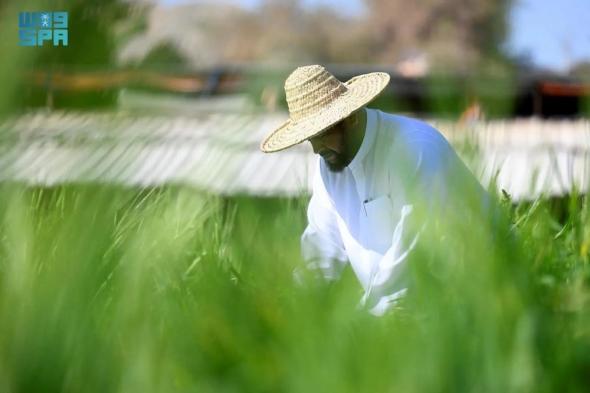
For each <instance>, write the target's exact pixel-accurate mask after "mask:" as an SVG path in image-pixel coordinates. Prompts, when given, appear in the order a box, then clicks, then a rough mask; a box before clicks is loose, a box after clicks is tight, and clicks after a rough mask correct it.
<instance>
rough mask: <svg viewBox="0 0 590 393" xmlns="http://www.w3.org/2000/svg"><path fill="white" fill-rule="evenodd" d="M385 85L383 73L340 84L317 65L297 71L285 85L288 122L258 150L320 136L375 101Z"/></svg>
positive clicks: (269, 150)
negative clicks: (327, 129)
mask: <svg viewBox="0 0 590 393" xmlns="http://www.w3.org/2000/svg"><path fill="white" fill-rule="evenodd" d="M388 82H389V75H388V74H386V73H384V72H372V73H369V74H364V75H359V76H355V77H354V78H352V79H350V80H349V81H347V82H345V83H342V82H340V81H339V80H338V79H336V78H335V77H334V75H332V74H330V73H329V72H328V71H326V69H325V68H324V67H322V66H320V65H310V66H305V67H299V68H297V69H296V70H295V71H293V72H292V73H291V75H289V77H288V78H287V80H286V81H285V93H286V96H287V105H288V106H289V120H287V121H286V122H285V123H284V124H283V125H282V126H280V127H279V128H278V129H276V130H275V131H273V132H272V133H271V134H270V135H268V136H267V137H266V138H265V139H264V140H263V141H262V143H261V144H260V149H261V150H262V151H263V152H265V153H271V152H275V151H279V150H283V149H286V148H288V147H291V146H293V145H296V144H298V143H301V142H303V141H305V140H307V139H309V138H311V137H313V136H315V135H317V134H319V133H321V132H322V131H323V130H325V129H326V128H328V127H330V126H331V125H333V124H335V123H338V122H339V121H340V120H342V119H344V118H346V117H348V116H350V114H351V113H352V112H354V111H356V110H357V109H359V108H361V107H362V106H364V105H366V104H367V103H368V102H369V101H371V100H372V99H374V98H375V97H376V96H377V95H378V94H379V93H381V91H382V90H383V89H384V88H385V86H387V83H388Z"/></svg>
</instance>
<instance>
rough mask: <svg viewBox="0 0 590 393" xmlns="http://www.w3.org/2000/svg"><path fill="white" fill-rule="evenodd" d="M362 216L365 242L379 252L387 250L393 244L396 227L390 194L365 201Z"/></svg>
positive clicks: (361, 224)
mask: <svg viewBox="0 0 590 393" xmlns="http://www.w3.org/2000/svg"><path fill="white" fill-rule="evenodd" d="M360 216H361V219H360V226H361V228H362V230H361V233H363V234H364V237H365V239H363V240H364V242H365V243H366V244H367V245H368V246H369V247H370V248H372V249H373V250H375V251H377V252H384V251H386V250H387V249H388V248H389V247H390V246H391V238H392V235H393V229H394V225H393V224H394V223H393V220H394V217H393V209H392V206H391V198H390V197H389V195H381V196H379V197H377V198H373V199H371V200H368V201H364V202H363V206H362V211H361V215H360Z"/></svg>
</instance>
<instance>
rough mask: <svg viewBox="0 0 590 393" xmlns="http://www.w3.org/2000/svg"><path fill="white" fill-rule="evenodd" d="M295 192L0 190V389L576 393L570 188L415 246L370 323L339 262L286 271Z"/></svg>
mask: <svg viewBox="0 0 590 393" xmlns="http://www.w3.org/2000/svg"><path fill="white" fill-rule="evenodd" d="M305 206H306V200H305V198H301V199H291V200H279V199H253V198H247V197H243V198H232V199H221V198H218V197H212V196H207V195H204V194H203V193H200V192H197V191H194V190H191V189H188V188H183V187H169V188H162V189H151V190H134V189H125V188H119V187H115V186H90V185H84V186H82V185H77V186H74V185H70V186H64V187H57V188H51V189H48V188H44V189H32V188H25V187H23V186H20V185H15V184H4V185H2V186H0V236H1V244H0V246H1V247H0V391H3V392H36V391H43V392H80V391H84V392H92V391H97V392H107V391H124V392H160V391H161V392H173V391H182V392H187V391H190V392H193V391H194V392H277V391H285V392H287V391H288V392H424V391H470V392H482V391H494V392H544V391H556V390H562V391H568V392H570V391H587V389H588V386H590V329H589V326H590V313H589V311H590V309H589V303H588V294H589V291H588V279H589V268H588V252H589V249H590V222H589V220H588V205H587V201H586V199H585V198H581V197H578V196H573V197H571V198H570V199H568V200H565V201H561V203H560V204H559V206H557V205H556V204H555V203H552V202H551V201H549V200H539V201H536V202H534V203H531V204H521V205H518V206H511V205H510V204H509V203H504V204H503V209H504V210H505V213H506V214H507V215H509V217H510V220H509V222H507V223H503V224H502V225H505V226H506V227H505V228H504V229H506V230H507V231H508V232H509V234H508V235H499V236H495V237H494V236H489V235H490V234H489V233H487V232H486V230H487V229H486V228H487V227H486V226H481V227H475V226H471V227H465V228H464V231H463V232H461V233H460V236H458V237H457V238H455V240H454V241H452V240H448V239H446V240H444V241H441V242H439V243H435V242H423V243H424V244H423V245H422V246H421V248H420V249H418V250H417V252H416V255H415V258H414V260H412V264H413V265H412V266H413V269H412V270H413V276H414V282H415V283H416V284H415V289H416V290H415V291H413V292H412V291H411V292H410V294H409V296H408V297H407V298H406V299H404V301H403V303H402V304H401V305H400V307H399V308H398V309H397V310H395V311H393V312H391V313H389V314H387V315H386V316H384V317H382V318H375V317H373V316H371V315H370V314H368V313H367V312H366V311H364V310H361V309H358V307H357V302H358V300H359V298H360V296H361V288H360V286H359V284H358V283H357V282H356V279H355V277H354V275H353V274H352V273H351V272H350V270H348V271H346V273H345V275H344V277H343V278H342V280H340V281H338V282H336V283H331V284H328V283H324V282H322V281H314V280H312V279H311V278H310V277H307V280H306V281H305V283H303V284H302V285H298V284H296V283H295V282H294V280H293V279H292V271H293V269H294V268H295V267H296V266H299V265H300V264H301V261H300V256H299V236H300V234H301V232H302V230H303V228H304V225H305ZM557 208H560V210H559V211H558V210H557ZM446 225H448V226H452V225H457V223H447V224H446ZM457 227H458V228H460V225H458V226H457ZM448 229H449V228H446V230H448ZM500 232H502V231H500ZM490 239H492V240H490ZM437 244H438V245H437ZM433 255H434V262H433V258H432V256H433Z"/></svg>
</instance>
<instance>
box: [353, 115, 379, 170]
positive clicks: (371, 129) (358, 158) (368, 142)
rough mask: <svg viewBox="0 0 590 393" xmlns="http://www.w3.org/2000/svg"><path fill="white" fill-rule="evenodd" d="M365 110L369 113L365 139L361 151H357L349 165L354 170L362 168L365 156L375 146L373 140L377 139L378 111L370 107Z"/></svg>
mask: <svg viewBox="0 0 590 393" xmlns="http://www.w3.org/2000/svg"><path fill="white" fill-rule="evenodd" d="M365 111H366V113H367V124H366V127H365V136H364V137H363V141H362V143H361V147H359V151H357V152H356V155H355V156H354V158H353V159H352V161H351V162H350V164H348V167H349V168H350V170H352V171H353V172H354V171H356V170H357V169H360V166H361V165H362V161H363V158H365V156H366V155H367V153H368V152H369V150H370V149H371V147H372V146H373V141H374V140H375V122H376V119H375V117H376V116H377V114H376V111H374V110H372V109H369V108H366V109H365Z"/></svg>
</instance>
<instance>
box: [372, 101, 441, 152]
mask: <svg viewBox="0 0 590 393" xmlns="http://www.w3.org/2000/svg"><path fill="white" fill-rule="evenodd" d="M379 114H380V118H381V120H382V125H383V127H381V128H382V132H385V133H391V134H392V136H393V137H394V139H396V140H397V142H398V143H402V144H404V145H405V147H409V148H417V149H419V150H420V151H423V150H428V149H437V148H438V149H441V148H442V149H446V148H448V147H450V145H449V143H448V141H447V140H446V139H445V137H444V136H443V135H442V134H441V133H440V131H438V130H437V129H436V128H434V127H433V126H432V125H430V124H428V123H426V122H425V121H422V120H419V119H415V118H412V117H408V116H402V115H395V114H391V113H385V112H381V111H380V112H379Z"/></svg>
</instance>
